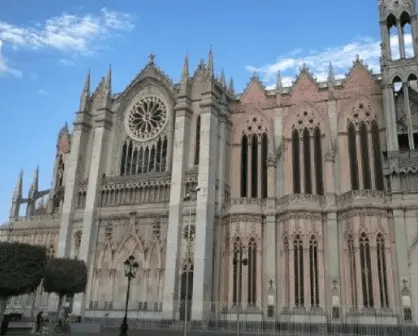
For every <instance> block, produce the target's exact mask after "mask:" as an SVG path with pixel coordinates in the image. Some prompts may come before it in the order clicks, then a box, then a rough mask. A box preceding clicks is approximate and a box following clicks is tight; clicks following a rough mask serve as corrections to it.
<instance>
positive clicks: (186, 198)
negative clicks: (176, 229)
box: [183, 188, 200, 336]
mask: <svg viewBox="0 0 418 336" xmlns="http://www.w3.org/2000/svg"><path fill="white" fill-rule="evenodd" d="M199 190H200V188H195V189H192V190H191V191H190V192H189V193H187V195H186V196H184V198H183V201H193V200H195V199H196V196H197V192H198V191H199ZM196 217H197V216H196ZM185 233H186V234H185V238H186V244H187V258H189V256H190V249H191V242H192V240H193V239H194V235H195V229H192V207H191V206H189V223H188V224H187V230H186V232H185ZM189 272H190V270H189V269H187V274H186V290H185V300H184V301H185V302H184V315H185V316H184V336H187V332H188V322H189V316H188V315H189Z"/></svg>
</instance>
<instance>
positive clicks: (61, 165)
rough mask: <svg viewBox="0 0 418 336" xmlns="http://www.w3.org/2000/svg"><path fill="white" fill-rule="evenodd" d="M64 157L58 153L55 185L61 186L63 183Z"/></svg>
mask: <svg viewBox="0 0 418 336" xmlns="http://www.w3.org/2000/svg"><path fill="white" fill-rule="evenodd" d="M64 169H65V166H64V159H63V157H62V155H60V157H59V160H58V171H57V182H56V186H57V187H62V186H63V185H64Z"/></svg>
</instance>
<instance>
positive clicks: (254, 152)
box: [251, 134, 258, 198]
mask: <svg viewBox="0 0 418 336" xmlns="http://www.w3.org/2000/svg"><path fill="white" fill-rule="evenodd" d="M257 191H258V136H257V134H253V136H252V139H251V197H252V198H257Z"/></svg>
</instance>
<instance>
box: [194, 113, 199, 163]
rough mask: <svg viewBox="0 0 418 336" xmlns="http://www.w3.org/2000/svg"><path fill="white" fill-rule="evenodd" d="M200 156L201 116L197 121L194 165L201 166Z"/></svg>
mask: <svg viewBox="0 0 418 336" xmlns="http://www.w3.org/2000/svg"><path fill="white" fill-rule="evenodd" d="M199 155H200V115H199V116H197V119H196V136H195V150H194V164H195V165H198V164H199Z"/></svg>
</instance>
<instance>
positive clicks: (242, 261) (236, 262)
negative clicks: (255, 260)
mask: <svg viewBox="0 0 418 336" xmlns="http://www.w3.org/2000/svg"><path fill="white" fill-rule="evenodd" d="M239 249H240V250H239V253H238V258H234V260H233V261H232V262H233V264H234V266H237V273H238V277H237V282H238V284H237V285H238V286H237V289H238V305H237V336H239V334H240V332H239V327H240V325H239V322H240V312H241V281H242V277H241V275H242V266H247V265H248V259H247V258H244V259H243V258H242V246H240V247H239Z"/></svg>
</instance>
